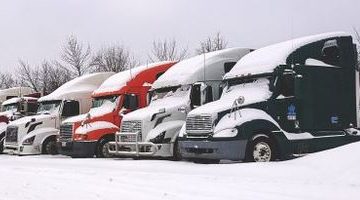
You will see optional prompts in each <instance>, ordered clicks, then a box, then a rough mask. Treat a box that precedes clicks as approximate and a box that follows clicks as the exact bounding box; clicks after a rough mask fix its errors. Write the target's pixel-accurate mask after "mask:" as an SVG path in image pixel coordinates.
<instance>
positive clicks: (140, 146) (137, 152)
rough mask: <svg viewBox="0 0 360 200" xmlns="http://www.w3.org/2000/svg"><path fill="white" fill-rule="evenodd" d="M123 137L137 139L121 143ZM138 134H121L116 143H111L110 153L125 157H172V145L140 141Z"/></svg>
mask: <svg viewBox="0 0 360 200" xmlns="http://www.w3.org/2000/svg"><path fill="white" fill-rule="evenodd" d="M122 136H125V137H129V136H131V137H132V138H135V141H121V140H120V139H119V137H120V138H121V137H122ZM137 139H138V133H129V132H120V133H117V134H116V136H115V142H110V143H109V153H110V154H112V155H114V156H125V157H170V156H171V155H170V147H171V144H170V143H166V144H155V143H152V142H141V141H138V140H137Z"/></svg>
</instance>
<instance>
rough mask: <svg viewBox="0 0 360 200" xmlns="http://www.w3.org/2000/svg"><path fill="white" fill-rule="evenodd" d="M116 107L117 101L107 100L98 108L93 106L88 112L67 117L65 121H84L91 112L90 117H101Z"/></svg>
mask: <svg viewBox="0 0 360 200" xmlns="http://www.w3.org/2000/svg"><path fill="white" fill-rule="evenodd" d="M115 109H116V103H111V102H107V103H104V104H103V105H101V106H100V107H97V108H91V109H90V111H89V112H88V113H86V114H81V115H77V116H74V117H70V118H67V119H66V120H64V122H63V123H75V122H82V121H84V120H85V119H86V116H87V115H88V114H90V117H91V118H93V117H100V116H104V115H106V114H109V113H111V112H114V111H115Z"/></svg>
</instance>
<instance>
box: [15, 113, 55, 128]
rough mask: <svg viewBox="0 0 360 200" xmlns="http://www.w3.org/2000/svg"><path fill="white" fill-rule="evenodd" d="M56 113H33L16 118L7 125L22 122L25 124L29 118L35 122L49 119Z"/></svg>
mask: <svg viewBox="0 0 360 200" xmlns="http://www.w3.org/2000/svg"><path fill="white" fill-rule="evenodd" d="M56 117H57V116H56V115H54V114H39V115H33V116H27V117H23V118H20V119H17V120H15V121H12V122H10V123H9V125H13V126H20V125H23V124H26V123H27V122H30V121H31V119H33V118H34V119H35V121H36V122H43V121H50V120H52V119H54V120H55V119H56Z"/></svg>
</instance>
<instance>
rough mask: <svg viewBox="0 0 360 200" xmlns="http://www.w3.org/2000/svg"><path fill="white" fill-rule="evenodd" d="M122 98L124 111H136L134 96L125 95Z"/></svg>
mask: <svg viewBox="0 0 360 200" xmlns="http://www.w3.org/2000/svg"><path fill="white" fill-rule="evenodd" d="M124 98H125V99H124V108H125V109H129V110H136V109H137V108H138V107H139V105H138V104H139V103H138V98H137V96H136V95H135V94H126V95H125V97H124Z"/></svg>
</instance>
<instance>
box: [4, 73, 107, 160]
mask: <svg viewBox="0 0 360 200" xmlns="http://www.w3.org/2000/svg"><path fill="white" fill-rule="evenodd" d="M113 74H114V73H112V72H102V73H93V74H87V75H83V76H81V77H77V78H75V79H73V80H71V81H69V82H67V83H65V84H64V85H62V86H60V87H59V88H58V89H56V90H55V91H54V92H52V93H50V94H49V95H46V96H43V97H41V98H39V99H38V102H39V106H38V109H37V113H36V115H33V116H27V117H23V118H20V119H18V120H15V121H12V122H10V123H9V124H8V126H7V129H6V134H5V142H4V152H5V153H8V154H17V155H31V154H42V153H44V154H56V153H57V148H56V136H57V135H58V134H59V128H60V123H61V121H63V120H65V119H66V118H68V117H71V116H75V115H78V114H80V113H86V112H88V111H89V109H90V107H91V93H92V92H93V91H94V90H95V89H97V88H98V87H99V86H100V85H101V84H102V83H103V81H104V80H106V79H107V78H109V77H110V76H111V75H113Z"/></svg>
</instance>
